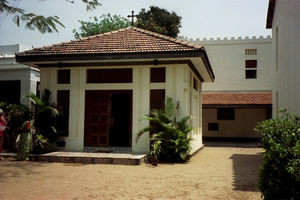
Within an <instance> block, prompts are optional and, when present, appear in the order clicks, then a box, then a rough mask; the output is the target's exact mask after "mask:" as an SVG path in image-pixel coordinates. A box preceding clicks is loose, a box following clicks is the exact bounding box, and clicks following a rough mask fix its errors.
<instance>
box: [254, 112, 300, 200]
mask: <svg viewBox="0 0 300 200" xmlns="http://www.w3.org/2000/svg"><path fill="white" fill-rule="evenodd" d="M256 131H258V132H260V133H262V139H261V142H262V145H263V147H264V148H265V150H266V151H265V153H264V157H263V159H264V164H263V166H262V167H261V169H260V172H259V182H258V187H259V189H260V191H261V192H262V196H263V197H264V199H265V200H271V199H272V200H274V199H275V200H276V199H300V190H299V188H300V121H299V118H298V117H297V116H296V115H293V114H289V113H286V112H285V111H281V113H280V114H279V117H277V118H275V119H270V120H265V121H263V122H261V123H260V124H259V125H258V126H257V127H256Z"/></svg>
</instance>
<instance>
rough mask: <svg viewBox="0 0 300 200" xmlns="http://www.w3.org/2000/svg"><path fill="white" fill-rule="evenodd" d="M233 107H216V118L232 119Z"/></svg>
mask: <svg viewBox="0 0 300 200" xmlns="http://www.w3.org/2000/svg"><path fill="white" fill-rule="evenodd" d="M234 116H235V115H234V108H218V109H217V118H218V120H234Z"/></svg>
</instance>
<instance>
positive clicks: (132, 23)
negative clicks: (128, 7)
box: [127, 11, 139, 26]
mask: <svg viewBox="0 0 300 200" xmlns="http://www.w3.org/2000/svg"><path fill="white" fill-rule="evenodd" d="M127 17H128V18H131V26H134V18H135V17H136V18H138V17H139V16H138V15H135V14H134V11H131V15H128V16H127Z"/></svg>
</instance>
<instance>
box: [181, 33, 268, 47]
mask: <svg viewBox="0 0 300 200" xmlns="http://www.w3.org/2000/svg"><path fill="white" fill-rule="evenodd" d="M180 39H182V40H185V41H188V42H191V43H195V44H202V45H205V44H246V43H271V42H272V37H271V36H270V35H268V36H266V37H264V36H259V37H256V36H252V37H249V36H245V37H230V38H228V37H223V38H220V37H218V38H202V39H200V38H196V39H193V38H188V37H180Z"/></svg>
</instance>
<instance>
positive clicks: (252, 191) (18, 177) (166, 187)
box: [0, 147, 263, 200]
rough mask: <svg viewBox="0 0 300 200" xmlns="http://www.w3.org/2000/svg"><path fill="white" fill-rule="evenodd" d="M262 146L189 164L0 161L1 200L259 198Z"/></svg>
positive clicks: (211, 153)
mask: <svg viewBox="0 0 300 200" xmlns="http://www.w3.org/2000/svg"><path fill="white" fill-rule="evenodd" d="M262 152H263V149H261V148H236V147H205V148H204V149H203V150H201V151H200V152H199V153H198V154H196V155H195V156H194V157H193V158H192V159H191V161H190V162H189V163H187V164H159V165H158V167H153V166H151V165H148V164H143V165H140V166H125V165H92V164H90V165H83V164H64V163H42V162H27V161H26V162H16V161H13V160H11V159H4V160H2V161H0V199H1V200H2V199H5V200H10V199H13V200H15V199H22V200H23V199H33V200H35V199H36V200H41V199H47V200H48V199H72V200H76V199H78V200H79V199H101V200H106V199H126V200H127V199H138V200H143V199H149V200H154V199H172V200H173V199H184V200H185V199H197V200H202V199H203V200H206V199H222V200H223V199H224V200H229V199H237V200H246V199H249V200H250V199H260V193H259V191H258V189H257V188H256V183H257V180H258V177H257V174H258V168H259V166H260V165H261V163H262Z"/></svg>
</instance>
